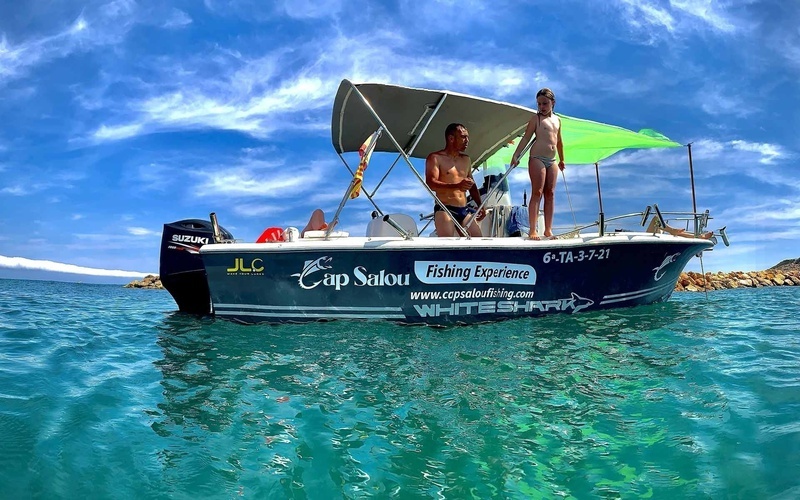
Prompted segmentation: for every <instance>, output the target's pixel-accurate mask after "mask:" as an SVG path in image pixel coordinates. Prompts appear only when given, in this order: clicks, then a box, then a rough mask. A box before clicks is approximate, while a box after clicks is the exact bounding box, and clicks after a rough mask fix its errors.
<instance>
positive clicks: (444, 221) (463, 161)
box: [425, 123, 485, 236]
mask: <svg viewBox="0 0 800 500" xmlns="http://www.w3.org/2000/svg"><path fill="white" fill-rule="evenodd" d="M444 138H445V147H444V149H442V150H439V151H435V152H433V153H431V154H429V155H428V157H427V158H426V159H425V183H426V184H428V187H430V188H431V190H432V191H433V192H434V193H436V197H437V198H439V201H441V202H442V204H443V205H444V206H445V207H446V208H447V210H444V209H442V207H441V206H439V204H438V203H435V204H434V206H433V223H434V226H435V227H436V235H437V236H455V235H456V226H455V224H454V223H453V221H454V220H455V221H458V223H459V224H461V226H466V225H467V224H469V222H470V221H471V220H472V218H473V217H475V210H474V209H472V208H470V207H468V206H467V196H466V192H467V191H469V193H470V195H472V199H473V200H475V203H477V204H478V206H480V205H481V195H480V193H479V192H478V187H477V186H476V185H475V181H473V180H472V171H471V169H472V162H471V161H470V158H469V156H467V155H466V154H464V151H466V149H467V146H468V145H469V132H467V128H466V127H465V126H464V125H461V124H460V123H451V124H450V125H448V126H447V129H445V131H444ZM484 216H485V212H484V211H483V209H481V211H480V213H478V214H477V220H482V219H483V218H484ZM467 231H468V232H469V235H470V236H481V228H480V226H478V224H472V225H470V226H469V228H468V229H467Z"/></svg>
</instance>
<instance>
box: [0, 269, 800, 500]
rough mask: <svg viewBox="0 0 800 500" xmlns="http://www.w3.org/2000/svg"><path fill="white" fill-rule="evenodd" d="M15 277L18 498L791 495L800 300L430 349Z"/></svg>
mask: <svg viewBox="0 0 800 500" xmlns="http://www.w3.org/2000/svg"><path fill="white" fill-rule="evenodd" d="M175 308H176V307H175V304H174V302H173V301H172V299H171V297H170V296H169V295H168V294H167V293H166V292H164V291H156V290H136V289H125V288H122V287H119V286H103V285H85V284H69V283H53V282H36V281H16V280H0V450H2V452H1V453H0V496H1V497H2V498H15V499H16V498H31V497H35V498H166V497H169V498H187V499H188V498H191V499H196V498H240V497H244V498H342V497H348V498H349V497H353V498H361V497H369V496H374V497H392V496H396V497H399V498H418V497H446V498H489V497H505V498H527V497H534V498H538V497H545V498H561V497H563V498H618V497H622V498H635V497H654V498H729V497H733V498H787V499H789V498H798V497H800V338H799V337H798V317H800V288H763V289H749V290H733V291H727V292H714V293H712V294H710V295H709V296H708V297H707V298H706V296H705V295H702V294H689V293H684V294H676V295H675V296H674V297H673V298H672V299H671V300H670V301H669V302H668V303H666V304H659V305H654V306H647V307H639V308H634V309H620V310H616V311H613V312H602V313H584V314H577V315H558V316H552V317H547V318H540V319H520V320H514V321H506V322H501V323H497V324H486V325H479V326H473V327H454V328H446V329H434V328H427V327H403V326H398V325H394V324H390V323H383V322H329V323H316V324H310V325H284V326H269V325H259V326H242V325H237V324H234V323H230V322H226V321H222V320H214V319H209V318H207V319H200V318H195V317H192V316H186V315H183V314H179V313H176V312H175Z"/></svg>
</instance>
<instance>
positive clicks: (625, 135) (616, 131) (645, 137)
mask: <svg viewBox="0 0 800 500" xmlns="http://www.w3.org/2000/svg"><path fill="white" fill-rule="evenodd" d="M558 117H559V118H560V119H561V139H562V141H563V142H564V156H565V157H566V163H567V165H582V164H593V163H597V162H599V161H600V160H603V159H605V158H608V157H609V156H611V155H613V154H614V153H616V152H618V151H621V150H623V149H642V148H677V147H680V146H681V144H678V143H677V142H675V141H671V140H670V139H669V138H667V137H665V136H664V135H662V134H660V133H658V132H656V131H655V130H652V129H642V130H640V131H639V132H634V131H632V130H628V129H624V128H622V127H617V126H615V125H607V124H605V123H599V122H593V121H590V120H582V119H580V118H572V117H570V116H564V115H558ZM520 139H521V138H519V137H518V138H517V139H515V140H514V141H513V142H512V143H510V144H508V145H507V146H506V147H504V148H502V149H500V150H499V151H498V152H497V153H495V154H493V155H492V156H490V157H489V158H488V159H487V160H486V165H487V167H490V168H491V167H505V166H506V165H508V164H510V163H511V155H513V154H514V151H515V150H516V147H517V143H518V142H519V141H520ZM527 164H528V154H527V153H526V154H525V156H524V157H523V158H522V159H521V160H520V165H527Z"/></svg>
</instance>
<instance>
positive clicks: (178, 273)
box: [159, 219, 233, 314]
mask: <svg viewBox="0 0 800 500" xmlns="http://www.w3.org/2000/svg"><path fill="white" fill-rule="evenodd" d="M218 228H219V231H220V236H221V238H222V240H223V241H224V240H232V239H233V236H232V235H231V233H229V232H228V231H227V230H225V228H223V227H219V226H218ZM208 243H214V227H213V225H212V223H211V222H209V221H207V220H201V219H185V220H181V221H177V222H172V223H169V224H164V232H163V233H162V234H161V263H160V270H159V274H160V276H161V284H162V285H164V288H166V289H167V291H168V292H169V293H170V294H171V295H172V298H173V299H175V302H176V303H177V304H178V309H179V310H180V311H181V312H187V313H192V314H210V313H211V312H212V311H211V295H210V294H209V291H208V280H207V279H206V268H205V267H204V266H203V259H202V258H201V257H200V247H201V246H203V245H205V244H208Z"/></svg>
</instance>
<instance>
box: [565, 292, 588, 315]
mask: <svg viewBox="0 0 800 500" xmlns="http://www.w3.org/2000/svg"><path fill="white" fill-rule="evenodd" d="M561 300H562V301H563V302H564V306H563V308H562V310H563V311H566V310H567V305H570V306H572V312H573V314H574V313H576V312H578V311H580V310H583V309H586V308H587V307H589V306H590V305H592V304H594V301H593V300H592V299H587V298H585V297H581V296H580V295H578V294H577V293H575V292H572V297H570V298H569V299H561Z"/></svg>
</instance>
